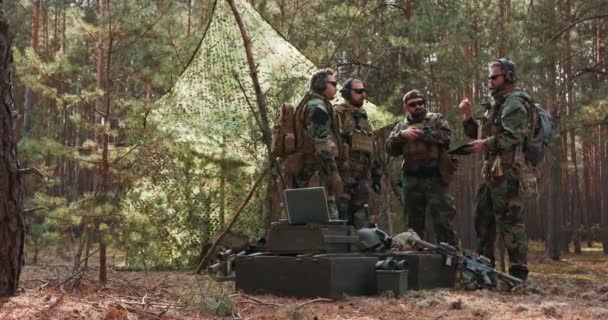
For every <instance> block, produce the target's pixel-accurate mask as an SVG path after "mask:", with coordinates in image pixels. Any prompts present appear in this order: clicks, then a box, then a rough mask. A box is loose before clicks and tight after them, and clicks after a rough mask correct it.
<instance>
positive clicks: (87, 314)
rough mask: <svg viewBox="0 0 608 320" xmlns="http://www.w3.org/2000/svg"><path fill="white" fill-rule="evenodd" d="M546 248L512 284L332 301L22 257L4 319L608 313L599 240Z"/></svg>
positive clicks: (1, 304) (534, 252)
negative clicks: (560, 249)
mask: <svg viewBox="0 0 608 320" xmlns="http://www.w3.org/2000/svg"><path fill="white" fill-rule="evenodd" d="M541 248H542V246H541V244H540V243H533V244H531V250H530V268H531V273H530V279H529V281H528V283H527V286H526V288H524V289H521V290H519V291H516V292H500V291H488V290H478V291H463V290H457V289H449V290H446V289H442V290H426V291H409V292H408V293H407V294H406V295H405V296H403V297H399V298H395V297H390V296H374V297H350V298H345V299H341V300H336V301H331V300H330V301H327V300H326V299H293V298H284V297H276V296H272V295H262V296H251V295H245V294H243V293H239V292H236V291H235V290H234V282H215V281H211V280H210V279H209V278H208V277H206V276H204V275H194V274H192V273H191V272H186V271H159V272H143V271H140V272H125V271H113V270H110V272H109V273H108V282H107V284H106V285H105V286H100V284H99V282H97V281H96V278H97V274H96V272H97V271H96V270H95V269H94V268H93V269H91V270H90V271H89V272H87V273H81V274H78V275H76V276H74V277H72V278H71V279H70V278H68V277H69V276H70V272H69V270H70V268H69V267H68V266H62V265H51V266H49V265H46V266H41V265H38V266H26V267H25V269H24V270H23V273H22V276H21V288H20V292H19V295H18V296H16V297H13V298H8V299H6V298H5V299H0V319H2V320H4V319H87V320H94V319H294V320H296V319H311V320H312V319H319V320H322V319H608V256H605V255H604V254H603V253H602V251H601V247H600V246H599V244H595V247H593V248H584V249H583V253H582V254H581V255H575V254H566V255H564V256H562V260H560V261H552V260H550V259H548V258H546V257H545V254H544V252H542V250H541ZM214 313H215V314H221V313H224V314H228V316H224V317H222V316H214V315H213V314H214Z"/></svg>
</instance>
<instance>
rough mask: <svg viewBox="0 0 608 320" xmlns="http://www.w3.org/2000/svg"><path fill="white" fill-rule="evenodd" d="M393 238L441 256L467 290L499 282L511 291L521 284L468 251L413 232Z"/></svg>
mask: <svg viewBox="0 0 608 320" xmlns="http://www.w3.org/2000/svg"><path fill="white" fill-rule="evenodd" d="M395 238H396V240H401V241H403V240H405V242H407V243H408V244H409V245H411V246H412V247H414V248H426V249H429V250H432V251H434V252H437V253H439V254H441V255H443V256H444V257H445V263H446V265H448V266H452V265H454V264H456V265H457V266H458V267H459V268H460V271H461V273H462V278H461V282H462V284H463V285H464V287H465V288H467V289H481V288H496V287H497V286H498V281H499V280H500V281H502V282H503V283H505V284H506V285H507V286H508V288H509V290H511V289H514V288H516V287H518V286H520V285H522V283H523V281H522V280H521V279H518V278H515V277H513V276H511V275H508V274H506V273H502V272H500V271H497V270H496V269H494V268H493V267H492V262H491V261H490V259H488V258H486V257H484V256H474V255H473V253H472V252H471V251H470V250H465V251H464V252H460V251H458V250H456V248H454V247H452V246H450V245H449V244H447V243H440V244H438V245H435V244H432V243H429V242H426V241H424V240H422V239H420V237H419V236H418V235H417V234H416V233H415V232H413V231H408V232H404V233H402V234H399V235H397V236H395Z"/></svg>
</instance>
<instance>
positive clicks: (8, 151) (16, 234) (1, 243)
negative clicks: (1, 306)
mask: <svg viewBox="0 0 608 320" xmlns="http://www.w3.org/2000/svg"><path fill="white" fill-rule="evenodd" d="M12 67H13V55H12V53H11V39H10V36H9V31H8V25H7V24H6V23H5V22H4V21H1V20H0V95H1V96H0V98H1V99H0V297H4V296H12V295H15V294H16V292H17V288H18V287H19V276H20V275H21V267H22V266H23V244H24V237H25V227H24V222H23V189H22V187H21V178H20V176H19V162H18V161H17V138H16V135H15V119H14V117H15V110H14V106H13V93H12V89H13V84H12V79H11V77H12Z"/></svg>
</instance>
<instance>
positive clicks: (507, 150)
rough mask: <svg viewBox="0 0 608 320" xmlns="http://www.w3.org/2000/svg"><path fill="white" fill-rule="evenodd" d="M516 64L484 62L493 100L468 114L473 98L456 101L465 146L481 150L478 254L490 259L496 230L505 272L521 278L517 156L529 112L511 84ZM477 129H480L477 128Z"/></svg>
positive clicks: (524, 252)
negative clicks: (503, 252)
mask: <svg viewBox="0 0 608 320" xmlns="http://www.w3.org/2000/svg"><path fill="white" fill-rule="evenodd" d="M515 82H516V77H515V65H514V64H513V62H512V61H511V60H509V59H506V58H501V59H498V60H495V61H493V62H492V63H491V64H490V65H489V76H488V85H489V88H490V93H491V95H492V103H491V105H490V106H488V109H487V110H485V113H484V114H483V116H482V117H480V119H479V120H480V122H481V128H480V124H478V123H477V121H476V119H474V118H473V111H472V103H471V101H469V99H467V98H465V99H464V100H463V101H462V102H461V103H460V106H459V107H460V110H461V113H462V117H463V127H464V131H465V134H466V135H467V136H468V137H470V138H472V139H476V140H474V141H472V142H471V143H470V145H471V146H470V147H469V148H468V151H470V152H473V153H483V158H484V164H483V169H482V175H483V179H484V180H483V183H482V185H481V186H480V188H479V191H478V192H477V197H476V199H475V202H476V203H475V231H476V233H477V241H478V250H479V253H480V254H483V255H484V256H486V257H488V258H490V259H491V260H492V262H494V243H495V241H496V233H497V232H498V234H499V235H500V237H502V239H503V241H504V244H505V247H506V249H507V252H508V255H509V263H510V267H509V274H511V275H512V276H514V277H517V278H520V279H522V280H526V278H527V276H528V266H527V256H528V240H527V235H526V228H525V225H524V218H523V210H522V199H521V194H520V183H521V181H520V177H519V173H520V172H519V168H520V166H519V165H518V160H517V159H521V158H522V157H521V155H520V154H518V153H520V152H521V145H522V143H523V142H524V138H525V137H526V135H527V134H528V128H529V118H528V111H527V108H526V106H525V99H523V98H522V97H523V95H522V90H521V89H519V88H517V87H516V85H515ZM479 129H481V130H479Z"/></svg>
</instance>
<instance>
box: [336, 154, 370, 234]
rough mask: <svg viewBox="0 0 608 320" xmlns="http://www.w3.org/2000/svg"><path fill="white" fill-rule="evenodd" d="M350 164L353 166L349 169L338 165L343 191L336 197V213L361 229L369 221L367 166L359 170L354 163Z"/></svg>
mask: <svg viewBox="0 0 608 320" xmlns="http://www.w3.org/2000/svg"><path fill="white" fill-rule="evenodd" d="M352 166H354V167H355V168H351V169H350V170H347V169H344V167H342V166H339V167H340V177H342V184H343V185H344V193H343V194H342V196H340V197H339V198H337V205H338V214H339V216H340V219H344V220H348V221H349V223H350V224H352V225H353V226H355V228H356V229H361V228H364V227H367V226H368V225H369V223H370V222H371V217H370V214H371V212H370V209H369V194H370V190H371V187H370V178H369V167H367V170H366V169H365V167H362V168H360V169H361V170H359V168H358V165H357V164H356V163H355V164H352ZM353 169H354V170H353ZM366 205H367V206H366Z"/></svg>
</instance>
